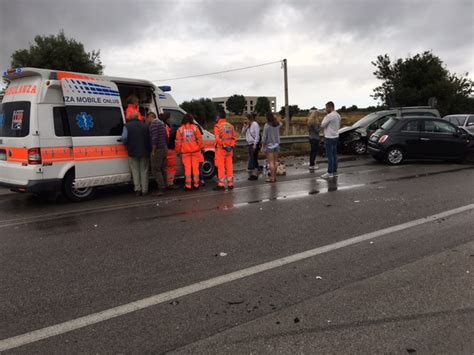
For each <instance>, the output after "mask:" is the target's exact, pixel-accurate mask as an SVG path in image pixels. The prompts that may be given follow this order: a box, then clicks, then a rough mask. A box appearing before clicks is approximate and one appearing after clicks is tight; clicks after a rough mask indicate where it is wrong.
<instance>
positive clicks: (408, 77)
mask: <svg viewBox="0 0 474 355" xmlns="http://www.w3.org/2000/svg"><path fill="white" fill-rule="evenodd" d="M372 64H373V65H374V66H375V67H376V68H377V69H376V71H375V72H374V75H375V76H376V77H377V79H379V80H382V81H383V82H382V84H381V85H380V86H378V87H376V88H375V89H374V94H373V95H372V97H374V98H375V99H380V100H381V101H382V103H383V104H385V105H387V106H417V105H427V104H428V102H429V101H431V100H432V98H435V99H436V101H437V107H438V109H439V111H440V112H441V114H442V115H445V114H448V113H454V112H459V110H460V108H461V107H469V105H470V104H471V103H472V100H471V99H469V96H470V95H471V94H472V90H473V81H472V80H470V79H469V78H468V76H467V75H468V73H466V74H465V75H464V76H457V75H456V74H451V73H450V72H449V71H448V70H447V69H446V68H445V66H444V64H443V62H442V60H441V59H440V58H439V57H437V56H435V55H434V54H433V53H432V52H429V51H427V52H423V53H422V54H417V55H415V56H413V57H408V58H406V59H401V58H399V59H397V60H395V61H394V62H393V63H392V61H391V59H390V57H389V56H388V55H387V54H385V55H379V56H378V57H377V60H376V61H375V62H372Z"/></svg>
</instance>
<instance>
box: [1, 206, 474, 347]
mask: <svg viewBox="0 0 474 355" xmlns="http://www.w3.org/2000/svg"><path fill="white" fill-rule="evenodd" d="M471 210H474V204H470V205H466V206H462V207H459V208H455V209H453V210H449V211H445V212H441V213H438V214H435V215H432V216H428V217H424V218H420V219H415V220H413V221H410V222H406V223H402V224H398V225H396V226H392V227H388V228H385V229H380V230H378V231H375V232H371V233H366V234H362V235H360V236H357V237H354V238H349V239H346V240H343V241H340V242H336V243H333V244H328V245H325V246H322V247H318V248H315V249H311V250H307V251H304V252H302V253H298V254H294V255H290V256H286V257H283V258H280V259H277V260H273V261H269V262H266V263H263V264H259V265H255V266H252V267H249V268H246V269H243V270H238V271H235V272H231V273H229V274H226V275H222V276H218V277H214V278H212V279H209V280H204V281H200V282H197V283H194V284H191V285H189V286H185V287H181V288H178V289H175V290H171V291H167V292H163V293H160V294H158V295H155V296H151V297H147V298H144V299H141V300H138V301H135V302H130V303H127V304H124V305H122V306H118V307H114V308H110V309H106V310H104V311H101V312H97V313H93V314H90V315H87V316H84V317H80V318H76V319H73V320H70V321H67V322H63V323H59V324H55V325H52V326H49V327H45V328H42V329H38V330H34V331H31V332H28V333H24V334H21V335H17V336H14V337H11V338H7V339H3V340H0V351H5V350H9V349H14V348H17V347H19V346H22V345H26V344H30V343H34V342H37V341H40V340H43V339H47V338H51V337H54V336H57V335H60V334H64V333H67V332H70V331H73V330H76V329H80V328H84V327H87V326H89V325H93V324H97V323H100V322H104V321H106V320H109V319H112V318H116V317H119V316H123V315H125V314H129V313H132V312H135V311H138V310H141V309H145V308H148V307H152V306H156V305H158V304H161V303H164V302H168V301H170V300H173V299H176V298H179V297H184V296H188V295H191V294H193V293H196V292H199V291H203V290H206V289H209V288H212V287H216V286H219V285H223V284H226V283H229V282H232V281H236V280H240V279H243V278H245V277H249V276H253V275H256V274H259V273H262V272H264V271H268V270H272V269H275V268H278V267H281V266H284V265H288V264H290V263H294V262H297V261H301V260H305V259H308V258H311V257H314V256H316V255H320V254H324V253H327V252H330V251H333V250H337V249H340V248H344V247H347V246H349V245H353V244H356V243H360V242H364V241H367V240H371V239H375V238H379V237H382V236H385V235H387V234H391V233H395V232H399V231H402V230H405V229H408V228H413V227H416V226H419V225H422V224H425V223H429V222H433V221H436V220H438V219H441V218H446V217H449V216H452V215H456V214H459V213H462V212H467V211H471Z"/></svg>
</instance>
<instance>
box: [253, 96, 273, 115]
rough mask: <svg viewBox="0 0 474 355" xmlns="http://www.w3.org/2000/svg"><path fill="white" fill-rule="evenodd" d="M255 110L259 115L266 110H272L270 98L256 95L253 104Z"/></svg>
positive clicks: (263, 113)
mask: <svg viewBox="0 0 474 355" xmlns="http://www.w3.org/2000/svg"><path fill="white" fill-rule="evenodd" d="M255 112H256V113H257V114H259V115H260V116H263V115H265V114H266V113H267V112H272V109H271V107H270V100H268V98H267V97H265V96H261V97H258V98H257V103H256V104H255Z"/></svg>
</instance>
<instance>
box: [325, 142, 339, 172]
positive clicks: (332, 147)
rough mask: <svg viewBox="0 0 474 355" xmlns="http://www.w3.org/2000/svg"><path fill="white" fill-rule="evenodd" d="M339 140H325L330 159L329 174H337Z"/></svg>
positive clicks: (327, 154)
mask: <svg viewBox="0 0 474 355" xmlns="http://www.w3.org/2000/svg"><path fill="white" fill-rule="evenodd" d="M338 140H339V138H324V146H325V147H326V156H327V158H328V174H334V173H337V141H338Z"/></svg>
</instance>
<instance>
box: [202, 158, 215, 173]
mask: <svg viewBox="0 0 474 355" xmlns="http://www.w3.org/2000/svg"><path fill="white" fill-rule="evenodd" d="M213 170H214V165H213V164H212V163H211V162H210V161H208V160H205V161H204V163H202V172H203V174H204V175H206V176H208V175H210V174H211V173H212V171H213Z"/></svg>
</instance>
